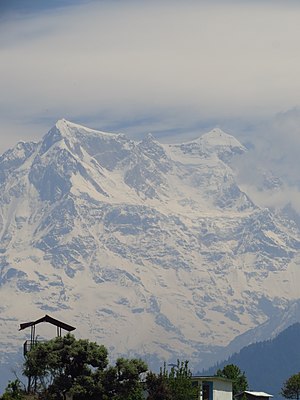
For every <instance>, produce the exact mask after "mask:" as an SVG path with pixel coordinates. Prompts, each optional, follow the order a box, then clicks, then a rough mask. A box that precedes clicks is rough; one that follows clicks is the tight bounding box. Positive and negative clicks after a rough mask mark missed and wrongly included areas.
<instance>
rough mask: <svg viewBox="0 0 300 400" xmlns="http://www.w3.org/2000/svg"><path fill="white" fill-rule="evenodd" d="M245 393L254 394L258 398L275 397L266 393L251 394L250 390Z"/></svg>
mask: <svg viewBox="0 0 300 400" xmlns="http://www.w3.org/2000/svg"><path fill="white" fill-rule="evenodd" d="M244 393H248V394H252V396H257V397H273V396H272V395H271V394H268V393H265V392H251V391H249V390H245V392H244Z"/></svg>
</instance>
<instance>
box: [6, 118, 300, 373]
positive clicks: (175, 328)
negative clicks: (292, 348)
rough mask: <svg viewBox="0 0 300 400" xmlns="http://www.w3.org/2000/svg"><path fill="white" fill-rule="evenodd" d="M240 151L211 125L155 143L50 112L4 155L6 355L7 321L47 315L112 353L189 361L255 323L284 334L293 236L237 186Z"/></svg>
mask: <svg viewBox="0 0 300 400" xmlns="http://www.w3.org/2000/svg"><path fill="white" fill-rule="evenodd" d="M245 152H246V149H245V148H244V146H242V145H241V144H240V143H239V142H238V141H237V140H236V139H235V138H234V137H232V136H230V135H227V134H226V133H224V132H222V131H221V130H218V129H215V130H213V131H211V132H209V133H208V134H205V135H203V136H202V137H200V138H199V139H196V140H194V141H191V142H187V143H182V144H172V145H171V144H169V145H168V144H164V145H162V144H160V143H159V142H158V141H156V140H154V138H153V137H152V136H151V135H148V136H147V137H146V138H145V139H144V140H142V141H139V142H136V141H133V140H131V139H129V138H127V137H126V136H125V135H120V134H111V133H108V134H107V133H104V132H98V131H95V130H91V129H88V128H85V127H82V126H80V125H76V124H73V123H71V122H68V121H66V120H60V121H58V122H57V124H56V125H55V126H54V127H53V128H52V129H51V130H50V131H49V132H48V133H47V134H46V135H45V136H44V137H43V138H42V140H41V142H40V143H19V144H18V145H17V146H16V147H15V148H14V149H11V150H8V151H7V152H6V153H4V154H3V155H2V156H1V157H0V185H1V191H0V286H1V306H0V324H1V327H2V329H1V334H0V342H1V343H2V352H3V356H2V357H3V359H5V354H6V352H5V348H6V347H7V345H6V344H7V340H8V339H7V337H8V331H9V332H15V334H14V335H12V336H11V338H10V340H9V347H10V349H18V348H19V347H20V346H21V343H22V341H23V339H24V337H21V336H20V334H19V333H18V332H17V325H18V324H19V323H20V322H24V320H25V321H26V320H32V319H35V318H39V317H40V316H41V315H43V314H45V313H46V312H47V313H49V314H51V315H53V316H54V317H57V318H59V319H62V320H66V319H67V320H68V321H67V322H69V323H71V324H72V325H74V326H77V330H76V334H77V335H78V336H82V337H89V338H91V339H93V340H97V341H99V342H102V343H104V344H106V345H107V346H108V347H109V348H110V350H111V351H112V352H113V354H114V355H119V354H126V355H129V356H131V355H139V356H141V357H144V358H145V359H146V361H148V362H150V364H151V362H155V361H156V362H159V363H160V362H161V361H162V360H174V359H176V358H177V357H178V358H188V359H190V361H191V364H192V366H195V367H196V366H197V367H198V368H200V367H202V366H205V367H206V366H208V363H209V362H211V363H214V362H215V360H216V358H217V357H218V355H217V354H218V351H219V350H218V349H219V348H221V347H223V346H226V345H228V344H229V343H230V342H231V341H232V340H233V339H234V338H235V337H238V336H239V335H243V334H246V332H247V331H249V330H251V329H252V330H253V329H256V328H257V327H262V328H261V329H264V328H263V327H264V326H266V331H267V330H269V328H267V324H269V325H268V326H273V325H272V323H273V324H275V325H276V326H280V327H283V328H284V326H285V325H286V324H288V321H289V319H286V320H283V318H279V319H278V316H279V315H284V314H286V311H287V310H291V311H290V320H291V319H292V318H295V315H296V314H295V313H296V311H295V312H294V311H293V310H294V309H295V310H296V308H295V307H294V308H293V307H292V306H291V305H292V304H295V302H297V301H298V300H299V298H300V293H299V288H298V285H297V282H299V279H300V269H299V261H300V258H299V249H300V233H299V230H298V228H297V226H296V225H295V224H294V223H293V222H292V221H287V220H283V219H282V218H281V217H280V216H278V215H276V214H274V213H272V212H271V211H270V210H268V209H261V208H259V207H258V206H257V205H255V204H254V203H253V201H252V200H251V199H250V198H249V196H248V195H247V193H245V192H243V191H242V190H241V189H240V187H239V185H238V184H237V182H236V178H235V176H236V172H235V171H234V170H233V165H234V158H235V156H236V155H237V154H238V155H239V156H242V155H243V154H244V153H245ZM269 304H272V307H271V308H270V307H269ZM66 315H67V318H66ZM297 315H298V314H297ZM275 316H276V318H277V319H276V318H275ZM272 321H273V322H272ZM274 321H276V322H274ZM270 324H271V325H270ZM252 332H253V331H252ZM262 335H263V334H262V333H260V336H262ZM252 336H253V335H252ZM244 337H245V336H244ZM243 343H244V342H243ZM237 347H238V345H236V347H235V350H236V349H237ZM219 354H221V353H219Z"/></svg>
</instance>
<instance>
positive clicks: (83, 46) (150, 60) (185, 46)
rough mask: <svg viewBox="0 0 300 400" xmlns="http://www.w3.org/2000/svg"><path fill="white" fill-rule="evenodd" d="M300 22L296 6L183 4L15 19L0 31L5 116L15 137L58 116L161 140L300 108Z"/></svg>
mask: <svg viewBox="0 0 300 400" xmlns="http://www.w3.org/2000/svg"><path fill="white" fill-rule="evenodd" d="M76 3H79V2H76ZM299 13H300V5H299V4H298V3H295V2H293V1H286V2H284V5H283V4H282V3H281V2H272V4H271V3H270V2H267V1H260V2H257V1H254V2H248V1H244V2H238V1H228V0H225V1H212V2H206V1H193V0H188V1H186V2H180V1H165V2H158V1H153V2H139V1H126V2H120V1H101V2H99V1H98V2H88V3H84V2H83V3H82V4H79V5H78V4H77V6H76V7H70V6H69V7H65V8H59V9H55V8H53V9H52V10H51V12H47V13H45V12H35V13H27V14H26V15H24V14H23V13H20V14H16V15H14V17H13V19H12V20H9V19H8V20H5V21H4V22H3V23H2V24H1V27H0V56H1V64H0V90H1V94H2V96H1V100H0V110H2V111H0V118H1V120H2V121H3V122H5V124H6V126H7V127H8V126H9V122H10V121H11V122H12V128H11V132H12V133H13V132H15V131H14V129H15V128H13V125H15V126H18V125H19V126H22V124H24V126H25V127H24V133H26V134H27V129H28V130H29V129H32V130H33V131H35V132H37V129H40V130H41V131H43V133H44V130H45V129H46V124H45V121H49V122H50V121H53V123H54V122H55V120H56V119H57V118H60V117H62V116H65V117H66V118H69V119H73V120H75V121H77V122H79V123H80V122H81V123H82V122H86V123H87V125H91V123H92V124H93V125H94V127H98V128H101V129H103V128H104V127H108V128H109V125H110V124H111V126H116V127H119V128H120V130H122V121H124V123H123V124H124V126H125V128H126V124H127V128H128V130H129V128H130V127H132V128H133V130H134V131H135V132H138V131H139V130H141V129H145V132H148V131H150V130H152V129H153V128H154V129H155V130H156V131H157V132H158V133H159V132H163V131H164V130H165V131H166V134H167V135H169V134H170V132H169V131H170V129H171V130H172V129H173V130H174V132H175V133H176V132H177V133H180V134H182V133H183V130H184V127H186V130H187V131H188V132H191V131H194V130H195V131H196V127H197V125H198V126H203V125H204V124H203V121H208V125H210V124H211V123H212V121H213V123H215V124H221V123H223V122H225V124H226V122H228V125H230V121H235V120H239V121H241V125H242V124H243V123H244V124H247V123H249V121H251V120H252V121H257V120H258V119H261V118H266V117H268V116H271V115H272V114H273V113H275V112H277V111H279V110H284V109H289V108H293V107H295V105H297V104H299V93H300V81H299V79H298V74H299V67H300V54H299V52H298V51H297V49H298V47H299V38H300V26H299V23H298V21H299ZM44 118H46V120H45V119H44ZM29 121H31V123H29ZM41 121H42V122H41ZM89 121H90V123H89ZM141 121H143V123H142V125H141V126H140V127H138V124H139V123H140V122H141ZM147 121H148V122H147ZM129 122H130V124H129ZM51 124H52V122H51ZM128 124H129V125H131V126H129V125H128ZM233 125H234V123H233ZM48 128H49V126H48ZM41 133H42V132H41ZM2 143H4V141H3V142H2Z"/></svg>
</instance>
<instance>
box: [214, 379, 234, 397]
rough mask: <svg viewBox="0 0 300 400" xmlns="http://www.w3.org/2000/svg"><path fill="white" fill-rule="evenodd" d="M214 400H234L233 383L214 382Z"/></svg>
mask: <svg viewBox="0 0 300 400" xmlns="http://www.w3.org/2000/svg"><path fill="white" fill-rule="evenodd" d="M213 400H232V383H231V382H226V381H213Z"/></svg>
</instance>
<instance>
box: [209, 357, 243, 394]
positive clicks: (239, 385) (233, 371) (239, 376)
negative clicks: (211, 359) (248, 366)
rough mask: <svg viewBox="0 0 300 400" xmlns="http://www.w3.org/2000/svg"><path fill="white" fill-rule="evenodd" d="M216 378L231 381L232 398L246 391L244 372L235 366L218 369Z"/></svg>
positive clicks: (229, 365)
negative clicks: (220, 377)
mask: <svg viewBox="0 0 300 400" xmlns="http://www.w3.org/2000/svg"><path fill="white" fill-rule="evenodd" d="M216 375H217V376H222V377H223V378H227V379H231V380H232V397H233V398H234V396H235V395H236V394H238V393H241V392H243V391H244V390H247V389H248V381H247V378H246V375H245V372H242V371H241V370H240V368H239V367H238V366H237V365H234V364H228V365H226V366H225V367H224V368H223V369H218V371H217V373H216Z"/></svg>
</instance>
